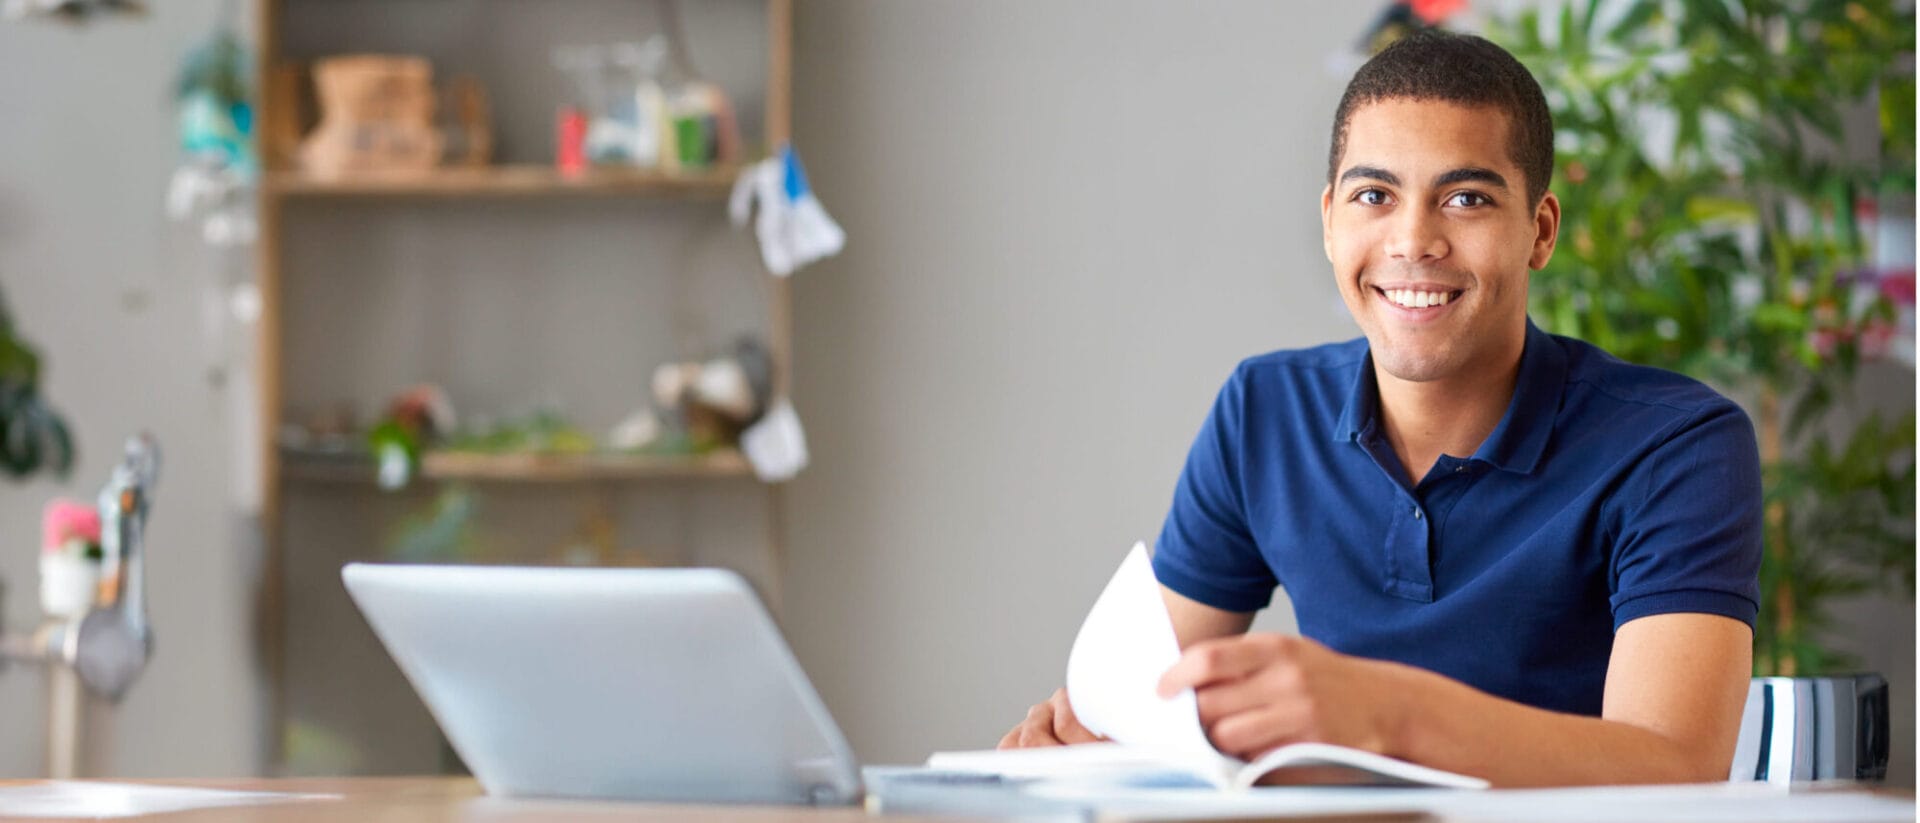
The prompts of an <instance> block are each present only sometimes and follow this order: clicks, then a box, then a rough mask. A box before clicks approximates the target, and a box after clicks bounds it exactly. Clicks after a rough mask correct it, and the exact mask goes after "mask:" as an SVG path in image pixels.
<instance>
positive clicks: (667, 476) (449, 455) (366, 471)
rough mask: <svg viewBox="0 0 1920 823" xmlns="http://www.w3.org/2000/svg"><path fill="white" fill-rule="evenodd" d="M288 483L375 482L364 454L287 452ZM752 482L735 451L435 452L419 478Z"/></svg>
mask: <svg viewBox="0 0 1920 823" xmlns="http://www.w3.org/2000/svg"><path fill="white" fill-rule="evenodd" d="M282 461H283V467H284V472H283V473H284V474H285V475H286V476H287V477H289V478H297V479H301V480H315V481H326V482H347V483H371V482H373V479H374V466H373V460H372V458H371V457H368V456H366V455H364V454H329V455H324V456H322V455H312V454H302V453H300V452H292V451H289V452H283V456H282ZM732 477H739V478H751V477H753V467H752V466H751V465H749V464H748V463H747V460H746V458H745V457H743V456H742V455H741V454H740V453H739V452H737V451H731V450H729V451H718V452H713V453H711V454H704V455H686V456H681V455H652V454H582V455H555V454H482V453H477V452H452V451H442V452H432V453H429V454H427V455H426V457H424V458H422V459H421V461H420V479H422V480H429V481H451V480H470V481H479V482H500V483H577V482H588V481H616V480H673V479H699V478H732Z"/></svg>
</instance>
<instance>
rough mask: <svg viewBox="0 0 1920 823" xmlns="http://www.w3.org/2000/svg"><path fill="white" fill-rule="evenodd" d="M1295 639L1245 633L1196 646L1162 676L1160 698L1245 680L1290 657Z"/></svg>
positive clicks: (1191, 647) (1189, 648) (1189, 649)
mask: <svg viewBox="0 0 1920 823" xmlns="http://www.w3.org/2000/svg"><path fill="white" fill-rule="evenodd" d="M1293 640H1294V638H1291V637H1287V636H1284V635H1276V634H1245V635H1240V636H1238V637H1223V638H1219V639H1217V640H1208V641H1205V642H1202V643H1195V644H1194V645H1192V646H1190V647H1188V648H1187V650H1186V652H1185V653H1184V654H1181V655H1180V661H1179V662H1178V663H1175V664H1173V667H1172V668H1169V669H1167V672H1166V674H1163V675H1161V676H1160V686H1159V693H1160V696H1161V697H1163V698H1166V697H1172V696H1174V695H1176V694H1179V693H1180V690H1181V689H1198V688H1200V687H1203V686H1207V685H1210V684H1213V683H1218V682H1220V681H1222V680H1234V679H1237V678H1241V677H1245V676H1247V675H1248V674H1251V673H1252V672H1253V671H1254V670H1256V669H1259V668H1260V667H1261V666H1264V665H1266V664H1267V663H1269V662H1271V661H1273V660H1275V659H1277V658H1279V657H1282V656H1285V655H1287V654H1288V653H1289V652H1290V650H1291V648H1292V642H1293Z"/></svg>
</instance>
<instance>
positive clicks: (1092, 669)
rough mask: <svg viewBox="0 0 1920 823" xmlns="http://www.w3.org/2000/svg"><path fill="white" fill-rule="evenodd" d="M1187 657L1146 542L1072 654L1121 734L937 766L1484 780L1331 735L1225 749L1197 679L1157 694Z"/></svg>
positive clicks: (1078, 690) (1104, 721)
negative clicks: (1235, 751)
mask: <svg viewBox="0 0 1920 823" xmlns="http://www.w3.org/2000/svg"><path fill="white" fill-rule="evenodd" d="M1179 659H1180V644H1179V641H1178V640H1176V639H1175V637H1174V633H1173V621H1172V620H1171V619H1170V618H1168V617H1167V610H1166V604H1165V603H1164V602H1162V601H1161V599H1160V585H1159V583H1158V581H1156V580H1155V579H1154V576H1153V567H1152V565H1151V563H1150V562H1149V560H1148V557H1147V549H1146V545H1145V544H1140V543H1136V544H1134V547H1133V551H1132V552H1130V553H1128V555H1127V559H1126V560H1125V561H1123V562H1121V564H1120V569H1119V571H1117V572H1115V573H1114V575H1113V579H1112V580H1111V581H1109V582H1108V583H1107V588H1106V590H1105V591H1103V592H1101V594H1100V598H1099V599H1098V600H1096V601H1095V602H1094V604H1093V610H1092V611H1090V612H1088V613H1087V620H1086V622H1085V623H1084V624H1082V625H1081V626H1080V634H1079V636H1078V637H1076V638H1075V639H1074V641H1073V652H1072V653H1071V654H1069V655H1068V657H1067V696H1068V699H1069V700H1071V701H1072V703H1073V713H1074V715H1075V716H1077V717H1078V718H1079V719H1080V723H1081V724H1082V725H1084V726H1086V727H1087V729H1088V730H1089V731H1092V732H1093V733H1095V734H1098V735H1101V736H1102V737H1106V738H1108V739H1110V740H1112V741H1114V742H1112V743H1089V744H1082V745H1076V746H1061V747H1056V748H1049V749H1017V750H1009V751H977V752H942V753H938V754H935V755H934V756H933V757H932V758H929V759H928V760H927V765H928V766H929V767H932V768H935V769H941V770H949V771H963V772H983V773H991V774H998V775H1001V776H1003V777H1008V778H1124V777H1126V776H1129V775H1151V774H1165V773H1167V772H1169V771H1174V772H1179V773H1182V774H1185V775H1189V776H1191V777H1193V778H1196V779H1198V780H1200V781H1203V782H1205V783H1207V784H1211V785H1213V786H1217V787H1219V788H1222V789H1245V788H1247V787H1250V786H1252V785H1254V784H1255V783H1257V782H1259V781H1260V780H1261V779H1262V778H1265V777H1266V776H1267V775H1269V774H1274V773H1276V772H1283V771H1287V772H1288V774H1287V775H1277V776H1279V777H1287V776H1289V775H1297V776H1298V777H1300V778H1301V780H1299V781H1291V780H1289V781H1287V782H1311V783H1336V784H1371V785H1381V784H1389V785H1392V784H1398V785H1416V786H1438V787H1448V788H1461V789H1484V788H1486V787H1487V782H1486V781H1485V780H1481V779H1479V778H1477V777H1468V776H1466V775H1461V774H1454V773H1452V772H1445V771H1441V770H1439V769H1431V768H1428V767H1425V766H1420V765H1416V764H1413V763H1408V762H1406V761H1404V760H1396V759H1394V758H1391V757H1385V756H1382V755H1378V754H1373V753H1371V752H1365V751H1361V750H1359V749H1351V748H1347V747H1345V746H1335V745H1332V744H1327V743H1296V744H1294V745H1290V746H1282V747H1281V748H1278V749H1275V750H1273V751H1271V752H1268V753H1267V754H1265V755H1263V756H1261V757H1260V759H1258V760H1256V761H1254V762H1252V763H1248V762H1245V761H1242V760H1239V759H1236V758H1232V757H1228V756H1226V755H1224V754H1221V753H1220V752H1219V751H1218V750H1216V749H1215V748H1214V747H1213V744H1212V742H1210V741H1208V740H1207V736H1206V732H1205V731H1204V730H1203V729H1201V727H1200V711H1199V707H1198V704H1197V703H1196V701H1195V697H1194V694H1193V690H1192V689H1188V690H1186V691H1183V692H1181V693H1180V694H1178V695H1175V696H1173V697H1171V698H1166V699H1162V698H1161V697H1160V696H1159V695H1158V694H1155V692H1154V689H1155V686H1156V685H1157V684H1158V683H1159V681H1160V675H1161V674H1163V673H1164V672H1166V670H1167V669H1168V668H1169V667H1171V666H1172V665H1173V664H1174V663H1175V662H1177V661H1178V660H1179Z"/></svg>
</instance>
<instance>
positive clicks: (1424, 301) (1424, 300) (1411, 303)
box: [1320, 99, 1560, 382]
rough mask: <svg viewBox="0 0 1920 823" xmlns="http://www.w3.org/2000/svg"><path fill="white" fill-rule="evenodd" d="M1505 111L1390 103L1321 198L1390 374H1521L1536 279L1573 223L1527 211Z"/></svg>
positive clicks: (1329, 235) (1348, 279)
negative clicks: (1516, 368)
mask: <svg viewBox="0 0 1920 823" xmlns="http://www.w3.org/2000/svg"><path fill="white" fill-rule="evenodd" d="M1509 133H1510V126H1509V123H1508V117H1507V116H1506V115H1505V114H1504V113H1502V112H1500V111H1499V110H1497V109H1492V108H1485V107H1466V106H1460V105H1457V104H1454V103H1445V102H1438V101H1421V100H1401V99H1395V100H1381V101H1376V102H1373V103H1369V104H1366V105H1363V106H1361V107H1359V108H1357V109H1355V110H1354V111H1353V112H1352V114H1351V116H1350V117H1349V119H1348V121H1347V145H1346V153H1345V155H1344V156H1342V157H1341V158H1340V166H1339V168H1338V169H1337V170H1336V171H1335V174H1334V181H1333V184H1332V185H1331V186H1329V187H1328V188H1327V190H1326V191H1325V192H1324V193H1323V194H1322V195H1321V198H1320V216H1321V227H1322V230H1323V236H1324V240H1325V243H1326V248H1327V259H1328V260H1330V261H1331V262H1332V263H1333V273H1334V277H1335V278H1336V279H1337V280H1338V282H1339V284H1340V296H1341V297H1342V298H1344V299H1345V300H1346V302H1347V310H1348V311H1351V312H1353V319H1354V320H1355V321H1356V322H1358V323H1359V324H1360V330H1361V331H1362V332H1363V333H1364V334H1366V336H1367V342H1368V343H1369V344H1370V346H1371V348H1372V351H1373V360H1374V364H1375V366H1376V367H1377V368H1379V369H1381V370H1383V371H1385V372H1386V373H1388V374H1390V375H1392V376H1394V377H1397V378H1400V379H1402V380H1408V381H1416V382H1425V381H1431V380H1441V379H1448V378H1458V377H1468V378H1471V377H1473V376H1474V370H1476V369H1489V370H1491V369H1500V368H1504V367H1509V366H1510V365H1511V362H1512V360H1511V359H1509V358H1516V357H1518V356H1519V350H1520V348H1521V347H1523V346H1524V343H1525V340H1526V332H1525V329H1526V321H1525V317H1526V312H1527V278H1528V270H1529V269H1538V268H1540V267H1542V266H1545V265H1546V264H1547V259H1548V258H1549V257H1551V256H1552V254H1553V241H1554V235H1555V233H1556V231H1557V230H1558V228H1559V223H1560V204H1559V201H1557V200H1555V199H1554V197H1553V195H1552V194H1548V195H1547V196H1546V197H1545V198H1544V199H1543V200H1542V201H1541V202H1540V203H1539V204H1538V205H1537V206H1536V205H1535V204H1532V203H1529V202H1527V192H1526V178H1525V177H1524V176H1523V174H1522V172H1521V170H1520V168H1519V167H1518V166H1517V165H1515V164H1514V162H1513V160H1512V159H1511V158H1510V157H1509V156H1508V151H1507V140H1508V135H1509Z"/></svg>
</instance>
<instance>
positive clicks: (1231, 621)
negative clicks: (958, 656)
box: [1000, 586, 1253, 749]
mask: <svg viewBox="0 0 1920 823" xmlns="http://www.w3.org/2000/svg"><path fill="white" fill-rule="evenodd" d="M1160 599H1161V601H1163V602H1165V603H1166V604H1167V616H1168V617H1169V618H1172V620H1173V636H1174V637H1176V638H1178V639H1179V641H1180V648H1182V649H1185V648H1186V647H1188V646H1191V645H1193V644H1195V643H1199V642H1201V641H1203V640H1212V639H1215V638H1220V637H1228V636H1232V635H1238V634H1246V632H1247V628H1248V627H1250V626H1252V625H1253V613H1252V612H1230V611H1227V610H1225V609H1216V608H1214V607H1212V606H1209V605H1207V604H1205V603H1201V602H1200V601H1197V600H1193V599H1191V598H1188V597H1185V596H1182V595H1181V594H1180V593H1178V592H1176V591H1174V590H1172V589H1169V588H1167V587H1166V586H1161V587H1160ZM1098 740H1100V737H1099V736H1098V735H1095V734H1094V733H1093V732H1090V731H1087V728H1086V727H1085V726H1082V725H1080V720H1079V718H1076V717H1074V716H1073V704H1072V703H1070V702H1068V701H1067V690H1066V689H1055V690H1054V692H1053V695H1052V696H1051V697H1048V698H1047V699H1046V700H1045V701H1044V702H1041V703H1037V704H1035V705H1034V706H1033V708H1030V709H1028V710H1027V717H1026V719H1025V720H1022V721H1020V725H1018V726H1014V727H1013V730H1012V731H1009V732H1007V734H1006V736H1004V737H1002V738H1000V748H1002V749H1025V748H1032V747H1035V746H1059V745H1063V744H1068V743H1093V742H1097V741H1098Z"/></svg>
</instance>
